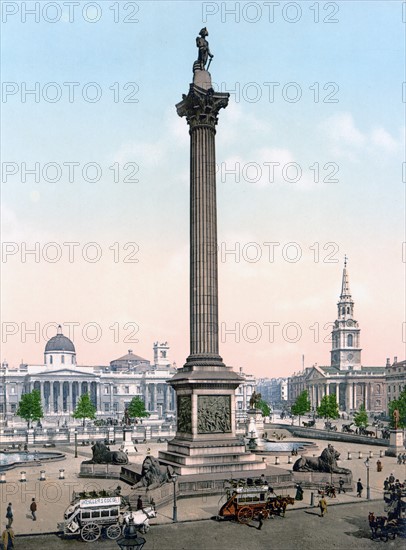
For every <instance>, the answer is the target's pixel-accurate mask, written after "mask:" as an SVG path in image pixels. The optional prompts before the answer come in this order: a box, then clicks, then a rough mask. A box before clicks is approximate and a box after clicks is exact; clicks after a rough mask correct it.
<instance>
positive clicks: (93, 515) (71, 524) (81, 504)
mask: <svg viewBox="0 0 406 550" xmlns="http://www.w3.org/2000/svg"><path fill="white" fill-rule="evenodd" d="M130 516H132V518H133V520H134V523H135V525H136V526H137V529H138V530H139V531H141V532H143V533H145V532H146V531H148V529H149V519H150V518H151V517H156V512H155V511H154V510H153V509H152V508H151V507H146V508H144V509H143V510H137V512H131V511H130V509H129V507H128V504H127V502H126V500H125V499H124V498H123V497H121V496H120V495H115V496H103V497H100V496H99V497H97V498H81V497H80V496H79V495H77V494H74V498H73V500H72V502H71V504H70V506H68V508H67V509H66V511H65V514H64V521H63V522H62V523H59V524H58V528H59V530H61V531H63V534H64V536H65V537H72V536H78V535H80V537H81V539H82V540H83V541H85V542H94V541H96V540H97V539H98V538H99V537H100V536H101V535H102V533H104V534H105V536H106V537H107V538H108V539H111V540H116V539H118V538H119V537H120V536H121V534H122V533H123V531H124V529H125V526H126V524H128V523H129V519H130Z"/></svg>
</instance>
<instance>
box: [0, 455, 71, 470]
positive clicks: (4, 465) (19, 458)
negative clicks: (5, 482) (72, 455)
mask: <svg viewBox="0 0 406 550" xmlns="http://www.w3.org/2000/svg"><path fill="white" fill-rule="evenodd" d="M65 458H66V457H65V455H64V454H63V453H58V452H52V453H51V452H42V451H41V452H32V451H18V452H6V453H0V472H2V471H5V470H11V469H12V468H16V467H17V466H39V465H41V464H43V463H44V462H51V461H52V462H53V461H56V460H64V459H65Z"/></svg>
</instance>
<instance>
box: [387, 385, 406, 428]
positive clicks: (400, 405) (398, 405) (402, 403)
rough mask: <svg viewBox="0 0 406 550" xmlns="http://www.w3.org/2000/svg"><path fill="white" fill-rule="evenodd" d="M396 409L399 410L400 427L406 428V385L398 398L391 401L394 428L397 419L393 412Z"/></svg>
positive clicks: (390, 414)
mask: <svg viewBox="0 0 406 550" xmlns="http://www.w3.org/2000/svg"><path fill="white" fill-rule="evenodd" d="M396 409H397V410H398V411H399V423H398V428H406V386H405V387H404V389H403V390H402V391H401V392H400V395H399V397H398V398H397V399H393V401H389V418H390V425H391V427H392V428H394V427H395V419H394V416H393V413H394V411H395V410H396Z"/></svg>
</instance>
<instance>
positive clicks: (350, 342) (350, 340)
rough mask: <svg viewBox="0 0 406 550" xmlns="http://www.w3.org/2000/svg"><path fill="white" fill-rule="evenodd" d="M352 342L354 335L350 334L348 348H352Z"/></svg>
mask: <svg viewBox="0 0 406 550" xmlns="http://www.w3.org/2000/svg"><path fill="white" fill-rule="evenodd" d="M352 340H353V337H352V334H349V335H348V336H347V346H352V345H353V344H352Z"/></svg>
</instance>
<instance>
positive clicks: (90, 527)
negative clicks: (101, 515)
mask: <svg viewBox="0 0 406 550" xmlns="http://www.w3.org/2000/svg"><path fill="white" fill-rule="evenodd" d="M100 533H101V529H100V527H99V526H98V525H97V523H86V525H84V526H83V527H82V530H81V531H80V536H81V537H82V540H84V541H85V542H94V541H95V540H97V539H98V538H99V537H100Z"/></svg>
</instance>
